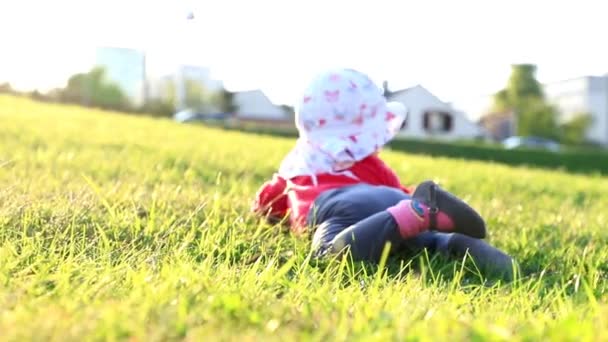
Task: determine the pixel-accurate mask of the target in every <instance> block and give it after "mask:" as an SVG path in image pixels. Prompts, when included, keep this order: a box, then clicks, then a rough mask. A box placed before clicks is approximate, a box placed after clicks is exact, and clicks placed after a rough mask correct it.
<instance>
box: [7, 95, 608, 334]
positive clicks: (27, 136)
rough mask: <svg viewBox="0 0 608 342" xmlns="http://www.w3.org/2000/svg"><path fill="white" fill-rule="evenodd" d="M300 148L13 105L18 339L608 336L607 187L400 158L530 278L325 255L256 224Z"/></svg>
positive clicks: (13, 314) (12, 261) (556, 176)
mask: <svg viewBox="0 0 608 342" xmlns="http://www.w3.org/2000/svg"><path fill="white" fill-rule="evenodd" d="M292 143H293V140H292V139H289V138H278V137H269V136H262V135H255V134H244V133H238V132H227V131H222V130H219V129H213V128H205V127H202V126H194V125H180V124H177V123H173V122H171V121H169V120H160V119H150V118H139V117H135V116H127V115H121V114H119V113H108V112H101V111H95V110H87V109H82V108H78V107H70V106H60V105H48V104H41V103H35V102H31V101H29V100H25V99H19V98H14V97H7V96H0V340H2V341H4V340H8V341H11V340H19V341H21V340H49V339H51V340H58V341H71V340H74V341H82V340H131V341H160V340H163V341H165V340H189V341H202V340H213V341H216V340H238V341H243V340H294V339H306V340H318V341H326V340H347V339H348V340H350V339H353V338H355V339H364V340H378V341H386V340H404V339H408V340H409V339H411V340H441V341H448V340H449V341H454V340H490V341H502V340H505V341H507V340H508V341H518V340H539V339H541V340H560V341H567V340H571V341H601V340H608V303H606V300H607V299H608V297H607V292H608V279H607V277H608V273H607V272H608V248H607V244H608V213H607V212H606V208H607V207H608V195H607V194H608V177H606V176H600V175H574V174H568V173H565V172H560V171H550V170H535V169H529V168H523V167H520V168H515V167H508V166H501V165H497V164H491V163H483V162H471V161H469V162H467V161H463V160H453V159H447V158H430V157H425V156H420V155H416V156H415V155H410V154H405V153H397V152H391V151H385V152H383V157H384V158H385V160H386V161H387V163H389V164H390V165H391V166H393V167H394V168H395V170H396V171H397V172H398V174H399V175H400V177H401V178H402V179H403V181H404V182H405V183H406V184H414V183H418V182H420V181H422V180H425V179H429V178H430V179H434V180H436V181H438V182H440V184H442V186H443V187H445V188H447V189H448V190H450V191H451V192H453V193H456V194H457V195H459V196H460V197H462V198H464V199H466V200H467V201H468V202H469V203H471V204H472V205H473V206H474V207H476V208H477V209H478V210H479V211H480V212H481V214H482V215H483V216H484V217H485V218H486V220H487V222H488V228H489V237H488V239H489V240H490V241H491V243H493V244H494V245H496V246H498V247H499V248H501V249H503V250H505V251H507V252H508V253H510V254H511V255H513V256H515V257H516V258H517V260H518V261H519V262H520V264H521V266H522V271H523V274H522V276H521V278H519V279H517V280H516V281H515V282H513V283H509V284H505V283H500V282H499V283H488V282H485V281H484V279H482V278H481V277H480V276H479V274H478V273H477V272H475V270H474V268H473V267H472V265H471V263H470V262H467V261H465V262H460V261H458V262H448V261H446V260H442V259H440V258H436V257H432V256H429V255H426V254H421V255H419V256H416V257H415V258H413V259H410V260H394V259H390V260H388V262H387V264H386V265H385V266H383V267H378V266H374V265H368V264H363V263H354V264H353V263H351V262H348V260H336V261H333V262H330V261H323V262H315V261H314V260H311V259H310V258H309V240H308V238H307V237H306V236H301V237H298V236H293V235H291V234H289V233H286V232H285V230H284V229H282V228H280V227H275V226H270V225H268V224H266V223H263V222H261V221H260V220H258V219H256V218H255V217H253V216H251V215H250V214H249V213H248V209H249V206H250V203H251V200H252V197H253V195H254V193H255V191H256V190H257V188H258V186H259V185H260V184H261V183H262V182H263V181H264V180H266V179H267V178H268V177H270V175H271V174H272V172H274V170H275V169H276V167H277V166H278V163H279V161H280V160H281V158H282V156H283V155H284V154H285V153H286V152H287V151H288V150H289V148H290V147H291V146H292Z"/></svg>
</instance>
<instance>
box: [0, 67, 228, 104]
mask: <svg viewBox="0 0 608 342" xmlns="http://www.w3.org/2000/svg"><path fill="white" fill-rule="evenodd" d="M161 87H162V88H163V89H162V92H163V93H164V95H163V96H161V97H155V98H145V99H144V101H143V104H141V105H135V104H133V102H132V101H131V99H129V97H128V96H127V95H126V94H125V92H124V91H123V90H122V89H121V88H120V86H119V85H118V84H116V83H114V82H112V81H111V80H109V79H108V77H107V75H106V71H105V69H104V68H103V67H94V68H92V69H91V70H90V71H88V72H85V73H78V74H75V75H72V76H71V77H70V78H69V79H68V81H67V84H66V86H65V87H62V88H55V89H52V90H50V91H48V92H45V93H43V92H40V91H38V90H34V91H30V92H20V91H17V90H15V89H13V88H12V87H11V85H10V83H3V84H0V93H4V94H12V95H19V96H27V97H30V98H32V99H34V100H37V101H45V102H57V103H66V104H77V105H82V106H86V107H94V108H101V109H107V110H116V111H122V112H127V113H135V114H145V115H152V116H171V115H173V114H174V113H175V111H176V110H177V98H176V90H175V84H174V82H172V81H171V82H164V83H163V84H162V85H161ZM184 105H185V107H187V108H189V109H192V110H195V111H199V112H203V113H209V112H211V111H220V112H224V113H232V112H234V111H236V110H237V108H236V106H235V104H234V101H233V93H231V92H229V91H227V90H225V89H222V90H220V91H210V90H208V89H205V87H204V86H203V84H201V83H200V82H197V81H195V80H192V79H186V80H184Z"/></svg>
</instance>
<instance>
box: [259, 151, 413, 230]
mask: <svg viewBox="0 0 608 342" xmlns="http://www.w3.org/2000/svg"><path fill="white" fill-rule="evenodd" d="M349 171H351V172H352V174H353V175H355V176H356V177H357V178H358V180H357V179H353V178H352V177H348V176H346V175H333V174H320V175H317V184H316V185H315V184H314V183H313V180H312V177H310V176H298V177H294V178H292V179H291V180H290V181H289V182H288V181H287V180H286V179H283V178H281V177H280V176H279V175H278V174H275V175H274V176H273V178H272V180H270V181H268V182H266V183H265V184H264V185H262V187H261V188H260V190H259V191H258V193H257V196H256V200H255V203H254V207H253V210H254V211H255V212H257V213H263V214H268V215H269V216H270V217H273V218H275V219H284V218H285V217H286V216H287V215H289V214H291V216H290V223H291V227H292V230H294V231H296V232H301V231H302V230H303V229H304V228H305V226H306V215H308V211H309V209H310V207H311V206H312V204H313V202H314V200H315V199H316V198H317V196H319V194H321V193H322V192H323V191H326V190H329V189H334V188H339V187H343V186H347V185H354V184H359V183H367V184H370V185H385V186H390V187H393V188H398V189H401V190H403V191H404V192H405V193H408V194H409V193H411V189H409V188H407V187H405V186H403V185H402V184H401V182H400V181H399V178H398V177H397V175H396V174H395V172H394V171H393V170H391V169H390V168H389V167H388V166H387V165H386V164H385V163H384V162H383V161H382V160H381V159H380V158H378V157H377V156H376V155H372V156H369V157H367V158H365V159H363V160H361V161H359V162H358V163H356V164H354V165H353V166H352V167H351V168H350V169H349ZM288 186H289V188H288Z"/></svg>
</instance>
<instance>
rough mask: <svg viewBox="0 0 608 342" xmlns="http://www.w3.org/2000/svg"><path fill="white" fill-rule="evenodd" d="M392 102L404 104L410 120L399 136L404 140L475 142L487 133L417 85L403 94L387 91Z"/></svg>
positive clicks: (401, 91)
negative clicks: (469, 140)
mask: <svg viewBox="0 0 608 342" xmlns="http://www.w3.org/2000/svg"><path fill="white" fill-rule="evenodd" d="M385 96H386V97H387V99H388V100H389V101H397V102H401V103H402V104H403V105H405V107H406V108H407V110H408V117H407V119H406V122H405V123H404V126H403V128H402V130H401V133H400V134H399V135H400V136H402V137H411V138H433V139H439V140H456V139H475V138H481V137H484V136H485V134H484V131H483V129H482V128H481V127H479V126H478V125H477V124H475V123H474V122H472V121H471V120H469V119H468V118H467V116H466V115H465V114H464V113H463V112H461V111H458V110H455V109H454V108H453V107H452V106H451V105H450V104H448V103H445V102H443V101H441V100H440V99H439V98H437V97H436V96H435V95H433V94H432V93H431V92H429V91H428V90H427V89H425V88H424V87H422V86H420V85H417V86H415V87H412V88H407V89H403V90H399V91H393V92H391V91H387V90H386V83H385Z"/></svg>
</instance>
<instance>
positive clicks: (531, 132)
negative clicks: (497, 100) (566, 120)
mask: <svg viewBox="0 0 608 342" xmlns="http://www.w3.org/2000/svg"><path fill="white" fill-rule="evenodd" d="M520 104H521V108H522V109H520V110H521V111H520V112H518V114H517V134H519V135H522V136H538V137H545V138H549V139H559V136H560V131H559V127H558V125H557V120H556V118H555V117H556V114H555V113H556V112H557V111H556V109H555V108H554V107H553V106H551V105H549V104H547V103H545V101H542V100H541V99H538V98H529V99H526V100H522V101H521V103H520Z"/></svg>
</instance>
